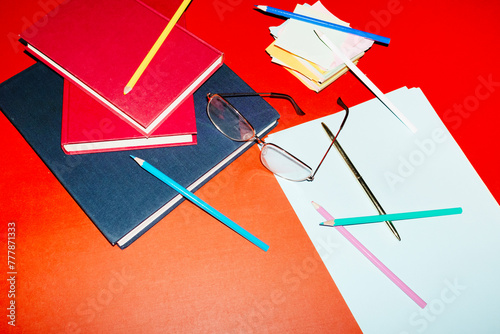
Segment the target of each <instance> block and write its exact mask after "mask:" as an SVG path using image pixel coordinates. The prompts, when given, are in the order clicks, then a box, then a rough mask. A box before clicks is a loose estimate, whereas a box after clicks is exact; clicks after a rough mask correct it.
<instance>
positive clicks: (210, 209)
mask: <svg viewBox="0 0 500 334" xmlns="http://www.w3.org/2000/svg"><path fill="white" fill-rule="evenodd" d="M130 157H131V158H132V159H134V160H135V162H137V163H138V164H139V166H141V167H142V168H143V169H145V170H146V171H148V172H149V173H151V174H152V175H154V176H156V177H157V178H158V179H159V180H160V181H162V182H164V183H165V184H167V185H168V186H170V187H171V188H173V189H174V190H175V191H177V192H179V193H180V194H181V195H182V196H184V197H185V198H187V199H188V200H189V201H191V202H193V203H194V204H196V205H197V206H198V207H200V208H202V209H203V210H205V211H206V212H207V213H209V214H210V215H212V216H213V217H214V218H217V219H218V220H219V221H220V222H222V223H223V224H225V225H226V226H227V227H229V228H230V229H232V230H233V231H235V232H236V233H238V234H239V235H241V236H242V237H244V238H245V239H247V240H248V241H250V242H251V243H253V244H254V245H255V246H257V247H259V248H260V249H262V250H263V251H264V252H266V251H267V250H268V249H269V246H268V245H266V244H265V243H264V242H262V241H261V240H260V239H258V238H257V237H255V236H254V235H252V234H251V233H249V232H248V231H247V230H245V229H244V228H243V227H241V226H239V225H238V224H236V223H235V222H233V221H232V220H230V219H229V218H227V217H226V216H224V215H223V214H222V213H220V212H219V211H217V210H216V209H214V208H213V207H212V206H210V205H208V204H207V203H206V202H205V201H203V200H202V199H201V198H199V197H198V196H196V195H195V194H193V193H192V192H190V191H189V190H187V189H186V188H184V187H183V186H181V185H180V184H179V183H177V182H175V181H174V180H172V179H171V178H170V177H168V176H167V175H165V174H164V173H163V172H161V171H160V170H158V169H157V168H156V167H154V166H153V165H151V164H150V163H148V162H147V161H144V160H143V159H140V158H137V157H134V156H133V155H131V156H130Z"/></svg>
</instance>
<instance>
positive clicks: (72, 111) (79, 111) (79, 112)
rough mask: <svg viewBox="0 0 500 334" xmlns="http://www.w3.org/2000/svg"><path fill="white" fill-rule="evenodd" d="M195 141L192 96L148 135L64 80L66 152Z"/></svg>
mask: <svg viewBox="0 0 500 334" xmlns="http://www.w3.org/2000/svg"><path fill="white" fill-rule="evenodd" d="M194 144H196V116H195V112H194V101H193V97H192V96H190V97H188V98H187V99H186V100H185V101H184V102H183V103H181V105H180V106H179V107H178V108H177V109H175V111H174V112H172V114H171V115H170V116H169V117H168V120H167V121H166V122H163V123H162V124H160V126H159V127H158V128H157V129H156V130H155V131H154V132H153V134H152V135H150V136H148V137H145V136H144V135H143V134H142V133H141V132H139V131H137V130H136V129H135V128H133V127H131V126H130V125H129V124H128V123H126V122H124V121H123V120H122V119H120V118H119V117H118V116H117V115H116V114H114V113H113V112H111V111H110V110H109V109H107V108H105V107H104V106H103V105H102V104H100V103H99V102H97V101H96V100H94V99H92V98H91V97H90V96H88V95H87V94H86V93H85V92H84V91H82V90H81V89H80V88H79V87H77V86H75V85H74V84H72V83H71V82H69V81H68V80H65V81H64V96H63V110H62V131H61V147H62V149H63V151H64V152H66V153H67V154H82V153H96V152H107V151H119V150H131V149H139V148H141V149H143V148H153V147H165V146H180V145H194Z"/></svg>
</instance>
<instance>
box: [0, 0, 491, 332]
mask: <svg viewBox="0 0 500 334" xmlns="http://www.w3.org/2000/svg"><path fill="white" fill-rule="evenodd" d="M147 2H148V3H149V4H151V5H153V6H154V7H155V8H157V9H158V10H160V11H161V12H163V13H165V14H167V15H168V14H170V13H171V12H172V8H175V7H176V6H177V5H178V4H179V3H180V1H179V0H176V1H170V0H169V1H164V2H162V1H158V0H149V1H147ZM167 2H168V3H167ZM55 3H57V0H52V1H51V0H47V1H45V2H44V1H35V0H18V1H15V2H12V1H10V2H7V1H2V2H1V4H0V15H1V17H0V29H1V30H0V31H1V32H0V36H1V38H0V43H1V45H0V49H1V50H2V63H1V65H0V81H4V80H6V79H8V78H9V77H11V76H13V75H15V74H16V73H18V72H19V71H21V70H23V69H25V68H26V67H28V66H30V65H31V64H32V63H33V62H32V60H31V59H30V58H29V57H28V56H26V55H25V54H23V52H22V50H23V48H22V46H21V45H20V44H18V43H17V42H16V39H17V35H18V34H19V33H20V32H21V30H22V29H24V28H25V27H26V26H27V25H28V24H30V23H33V22H34V21H35V20H37V19H38V18H40V17H41V14H44V13H45V12H47V10H48V8H51V7H53V5H52V4H55ZM257 4H263V5H269V6H274V7H278V8H282V9H285V10H290V11H291V10H293V8H294V6H295V3H294V2H292V1H285V0H270V1H269V2H267V3H254V2H251V1H248V0H210V1H201V0H193V2H192V3H191V5H190V6H189V8H188V9H187V11H186V13H185V15H184V17H183V20H185V21H184V23H185V24H186V25H187V28H188V29H189V30H191V31H192V32H194V33H195V34H197V35H198V36H199V37H201V38H203V39H205V40H206V41H208V42H209V43H211V44H212V45H214V46H215V47H217V48H218V49H220V50H221V51H223V52H224V53H225V55H226V64H228V65H229V66H230V67H231V68H232V69H233V70H234V71H235V72H236V73H237V74H238V75H240V76H241V77H242V78H243V79H244V80H245V81H247V82H248V83H249V84H250V85H251V86H252V87H253V88H254V89H255V90H257V91H275V92H285V93H289V94H291V95H292V96H293V97H294V98H295V99H296V100H297V102H298V104H299V105H300V106H301V107H302V108H303V109H304V110H305V111H306V113H307V115H306V116H304V117H301V118H299V117H297V116H296V115H295V114H294V113H293V111H292V110H291V108H290V106H289V105H288V104H287V103H282V102H281V101H270V102H271V103H273V105H274V106H275V107H276V109H277V110H278V111H279V112H280V113H281V116H282V118H281V121H280V125H279V126H278V129H284V128H286V127H289V126H291V125H294V124H298V123H299V122H303V121H307V120H311V119H314V118H317V117H320V116H324V115H327V114H330V113H332V112H336V111H338V110H339V108H338V107H337V106H336V104H335V103H334V101H336V99H337V97H339V96H342V98H343V100H344V101H345V102H346V103H347V104H349V105H355V104H358V103H360V102H363V101H365V100H368V99H370V98H372V97H373V95H372V94H371V93H370V92H369V91H368V90H367V89H366V88H365V87H364V86H363V85H362V84H361V83H360V82H359V81H358V80H357V79H356V78H355V77H354V76H353V75H352V74H351V73H348V74H347V75H345V76H343V77H342V78H340V79H339V80H338V81H336V82H335V83H334V84H332V85H331V86H329V87H328V88H327V89H326V90H324V91H323V92H321V93H319V94H317V93H314V92H312V91H310V90H308V89H307V88H305V86H303V85H302V84H301V83H299V81H298V80H296V79H295V78H293V77H292V76H291V75H290V74H288V72H286V71H285V70H284V69H282V68H280V67H279V66H277V65H273V64H271V61H270V58H269V57H268V55H267V54H266V53H265V51H264V49H265V48H266V47H267V46H268V45H269V44H270V43H271V41H272V37H271V36H270V35H269V30H268V28H269V26H272V25H278V24H280V23H281V22H282V20H281V19H278V18H275V17H271V16H268V15H264V14H262V13H260V12H258V11H256V10H254V9H253V5H257ZM323 4H324V5H325V6H326V7H327V8H328V9H329V10H330V11H331V12H333V13H334V14H335V15H337V16H338V17H339V18H341V19H343V20H346V21H348V22H350V23H351V26H352V27H354V28H358V29H364V30H369V31H371V32H374V33H379V34H381V35H384V36H388V37H391V43H390V45H389V46H381V45H374V46H373V47H372V49H371V50H369V51H368V52H367V54H366V55H365V57H363V58H362V59H361V61H360V63H359V67H360V68H361V70H362V71H364V72H365V73H366V74H367V76H368V77H369V78H370V79H372V81H373V82H374V83H376V85H377V86H378V87H379V88H380V89H381V90H382V91H384V92H389V91H392V90H394V89H397V88H399V87H402V86H408V87H420V88H422V90H423V92H424V93H425V94H426V96H427V97H428V99H429V101H430V102H431V104H432V105H433V106H434V108H435V109H436V111H437V113H438V114H439V115H440V116H441V118H442V120H443V121H444V122H445V124H446V125H447V126H448V128H449V130H450V132H451V133H452V135H453V136H454V137H455V139H456V141H457V142H458V143H459V145H460V146H461V147H462V149H463V151H464V152H465V154H466V155H467V156H468V158H469V160H470V161H471V163H472V165H473V166H474V167H475V168H476V170H477V172H478V173H479V175H480V176H481V178H482V179H483V180H484V182H485V183H486V185H487V186H488V188H489V189H490V191H491V192H492V194H493V196H495V198H496V199H497V201H498V199H499V198H500V182H499V180H498V177H497V174H498V170H499V163H498V158H497V153H498V148H499V143H500V141H499V139H498V138H497V136H496V133H497V131H498V130H497V128H498V121H499V119H500V116H498V115H499V113H498V110H497V109H498V106H499V105H500V103H499V101H500V68H499V65H498V61H497V57H498V56H497V51H498V48H499V47H498V45H499V43H498V42H499V37H498V36H500V28H499V26H498V24H497V22H498V13H499V12H500V3H499V2H497V1H487V0H482V1H481V0H474V1H472V0H470V1H457V0H454V1H451V0H441V1H431V0H418V1H416V0H413V1H411V0H400V1H399V0H371V1H364V0H360V1H349V2H347V1H346V2H341V1H333V0H324V1H323ZM485 81H489V82H490V85H488V86H485V84H484V82H485ZM460 109H461V110H462V113H458V110H460ZM0 145H1V147H2V153H3V154H2V155H3V165H2V168H1V170H0V231H1V234H0V235H1V244H0V247H1V250H0V259H1V261H0V268H1V269H0V277H4V276H7V272H8V269H7V245H6V236H7V225H8V223H9V222H15V226H16V260H15V261H16V266H17V268H16V269H17V272H18V275H17V276H16V291H15V292H16V298H15V301H16V327H12V326H8V325H7V320H6V317H5V315H6V314H7V310H6V308H7V307H8V302H9V300H10V299H8V298H7V294H8V291H9V288H8V286H7V285H6V284H5V282H6V280H5V279H2V280H1V282H2V283H1V285H0V306H1V307H0V309H2V310H4V311H3V312H5V315H2V317H1V318H0V319H3V320H0V331H1V332H5V330H1V329H3V328H6V329H8V330H9V331H10V332H12V333H15V332H23V333H52V332H54V333H96V332H123V331H126V332H131V333H155V332H158V333H160V332H161V333H163V332H169V333H197V332H199V333H266V332H268V333H311V332H318V333H340V332H342V333H350V332H359V328H358V327H357V324H356V322H355V320H354V318H353V317H352V316H351V314H350V312H349V310H348V308H347V306H346V305H345V303H344V301H343V300H342V297H341V296H340V294H339V292H338V290H337V288H336V286H335V284H334V283H333V281H332V279H331V277H330V275H329V274H328V272H327V271H326V269H325V267H324V266H323V264H322V262H321V260H320V258H319V256H318V254H317V253H316V251H315V250H314V247H313V246H312V244H311V243H310V241H309V239H308V237H307V235H306V233H305V231H304V230H303V228H302V226H301V223H300V222H299V221H298V219H297V217H296V216H295V214H294V212H293V210H292V208H291V207H290V205H289V203H288V201H287V199H286V197H285V196H284V194H283V193H282V191H281V189H280V187H279V185H278V184H277V182H276V181H275V179H274V177H273V176H272V175H270V173H268V172H267V171H265V170H264V168H263V167H262V166H261V165H260V162H259V159H258V154H259V152H258V149H257V148H256V147H254V148H252V149H251V150H250V151H248V152H247V153H245V154H244V155H243V156H242V157H240V158H239V159H238V160H237V161H236V162H234V163H233V164H231V165H230V166H229V167H228V168H227V169H226V170H225V171H223V172H222V173H221V174H219V175H218V176H216V177H215V178H214V179H213V180H211V181H210V182H209V183H208V184H207V185H206V186H204V187H203V188H202V189H201V190H200V191H198V192H197V194H198V195H199V196H200V197H202V198H203V199H205V200H207V201H208V202H209V203H210V204H212V205H214V206H215V207H217V208H218V209H219V210H220V211H221V212H223V213H225V214H226V215H228V216H229V217H232V218H235V219H236V220H237V221H238V223H240V224H241V225H242V226H244V227H245V228H247V229H248V230H250V231H252V232H253V233H254V234H255V235H257V236H259V237H260V238H261V239H262V240H264V241H266V242H267V243H268V244H270V246H271V248H270V250H269V251H268V252H267V253H264V252H262V251H260V250H259V249H257V248H256V247H254V246H253V245H251V244H250V243H247V242H242V239H241V237H239V236H238V235H236V234H235V233H230V232H228V230H227V228H225V227H224V226H223V225H222V224H220V223H218V222H217V221H214V220H213V219H212V218H211V217H209V216H208V215H206V214H205V213H204V212H202V211H201V210H199V209H198V208H197V207H195V206H193V205H192V204H190V203H183V204H182V205H181V206H180V207H179V208H177V209H176V210H175V211H174V212H173V213H172V214H170V215H169V216H167V217H166V218H165V219H163V220H162V221H161V222H160V223H159V224H157V225H156V226H155V227H154V228H152V229H151V230H150V231H149V232H148V233H146V234H145V235H144V236H142V237H141V238H140V239H139V240H138V241H136V242H135V243H134V244H132V246H130V247H129V248H127V249H126V250H120V249H119V248H117V247H112V246H110V245H109V244H108V243H107V241H106V240H105V238H104V237H103V236H102V235H100V233H99V231H98V230H97V229H96V228H95V227H94V225H93V224H92V223H91V221H90V220H89V219H88V218H87V217H86V215H85V214H84V213H83V212H82V211H81V209H80V208H79V207H78V206H77V205H76V203H75V202H74V201H73V200H72V198H71V197H70V196H69V195H68V193H67V192H66V191H65V190H64V188H63V187H62V186H61V185H60V184H59V182H58V181H57V180H56V178H55V177H54V176H53V175H52V174H51V172H50V171H49V170H48V169H47V168H46V167H45V165H44V164H43V163H42V162H41V160H40V159H39V158H38V157H37V155H36V154H35V153H34V151H33V150H32V149H31V148H30V147H29V145H28V144H27V143H26V142H25V141H24V140H23V138H22V137H21V135H20V134H19V133H18V132H17V130H16V129H15V128H14V127H13V126H12V125H11V124H10V123H9V122H8V121H7V120H6V118H5V117H4V116H3V115H2V114H0ZM2 272H3V274H2ZM0 315H1V313H0Z"/></svg>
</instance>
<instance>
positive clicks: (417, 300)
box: [312, 202, 427, 308]
mask: <svg viewBox="0 0 500 334" xmlns="http://www.w3.org/2000/svg"><path fill="white" fill-rule="evenodd" d="M312 205H313V206H314V208H315V209H316V211H318V213H319V214H321V215H322V216H323V218H325V219H327V220H331V219H333V216H332V215H330V214H329V213H328V212H327V211H326V210H325V209H324V208H323V207H322V206H320V205H319V204H317V203H315V202H312ZM334 227H335V228H336V229H337V231H339V232H340V233H341V234H342V235H343V236H344V237H345V238H346V239H347V240H349V242H350V243H351V244H353V245H354V247H356V248H357V249H358V250H359V251H360V252H361V253H362V254H363V255H364V256H366V258H367V259H368V260H370V261H371V262H372V263H373V264H374V265H375V266H376V267H377V268H378V269H380V271H382V272H383V273H384V274H385V275H386V276H387V277H388V278H389V279H390V280H391V281H392V282H393V283H394V284H396V285H397V286H398V287H399V288H400V289H401V290H403V292H404V293H406V294H407V295H408V297H410V298H411V299H413V301H414V302H415V303H417V305H418V306H420V307H421V308H424V307H425V306H426V305H427V303H426V302H425V301H424V300H423V299H422V298H420V297H419V296H418V295H417V294H416V293H415V292H414V291H413V290H412V289H410V288H409V287H408V285H406V284H405V283H404V282H403V281H402V280H400V279H399V277H397V276H396V275H395V274H394V273H393V272H392V271H391V270H390V269H389V268H387V267H386V266H385V265H384V264H383V263H382V262H381V261H380V260H379V259H378V258H377V257H375V255H373V254H372V253H371V252H370V251H369V250H368V249H367V248H366V247H365V246H363V244H362V243H361V242H359V241H358V239H356V238H355V237H354V236H353V235H352V234H351V233H350V232H349V231H347V229H346V228H345V227H344V226H334Z"/></svg>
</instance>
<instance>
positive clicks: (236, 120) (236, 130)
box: [207, 95, 255, 141]
mask: <svg viewBox="0 0 500 334" xmlns="http://www.w3.org/2000/svg"><path fill="white" fill-rule="evenodd" d="M207 111H208V117H210V120H211V121H212V123H214V125H215V126H216V127H217V129H219V131H220V132H222V133H223V134H225V135H226V136H227V137H229V138H231V139H232V140H236V141H247V140H251V139H253V138H255V130H254V128H253V127H252V126H251V125H250V124H249V123H248V121H247V120H246V119H245V118H244V117H243V116H241V114H240V113H239V112H238V111H237V110H236V109H234V108H233V107H232V106H231V105H230V104H229V103H227V102H226V101H225V100H224V99H223V98H221V97H220V96H219V95H214V96H213V97H212V98H211V99H210V101H209V103H208V108H207Z"/></svg>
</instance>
